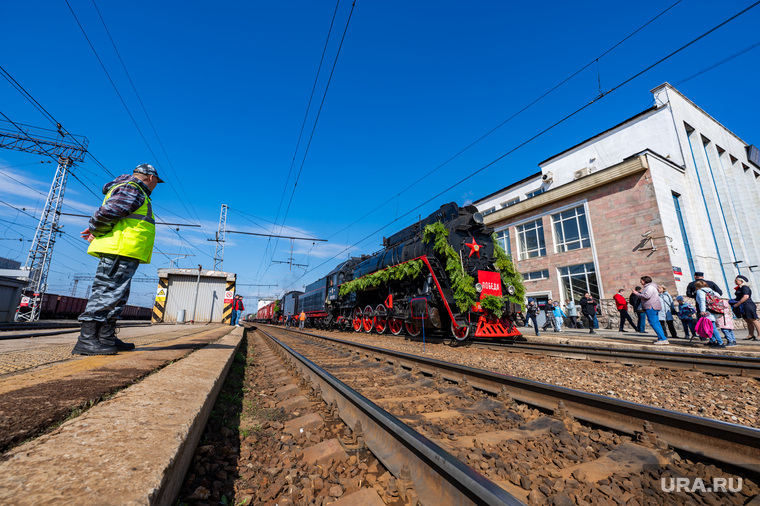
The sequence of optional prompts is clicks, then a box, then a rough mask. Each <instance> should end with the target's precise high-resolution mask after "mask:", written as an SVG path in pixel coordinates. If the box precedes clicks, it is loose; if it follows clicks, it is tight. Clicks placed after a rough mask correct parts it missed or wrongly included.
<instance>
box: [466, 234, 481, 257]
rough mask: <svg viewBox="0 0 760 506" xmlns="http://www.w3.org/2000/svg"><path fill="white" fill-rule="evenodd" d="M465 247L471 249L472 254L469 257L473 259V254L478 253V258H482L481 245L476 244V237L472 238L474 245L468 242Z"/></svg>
mask: <svg viewBox="0 0 760 506" xmlns="http://www.w3.org/2000/svg"><path fill="white" fill-rule="evenodd" d="M464 245H465V246H467V247H468V248H470V254H469V255H467V256H468V257H471V256H472V254H473V253H477V254H478V258H480V244H478V243H476V242H475V238H474V237H473V238H472V244H470V243H469V242H466V243H464Z"/></svg>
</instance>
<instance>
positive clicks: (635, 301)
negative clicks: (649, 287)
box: [628, 286, 647, 334]
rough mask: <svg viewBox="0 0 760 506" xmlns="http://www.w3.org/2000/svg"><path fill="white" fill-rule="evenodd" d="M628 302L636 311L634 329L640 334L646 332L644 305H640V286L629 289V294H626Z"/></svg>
mask: <svg viewBox="0 0 760 506" xmlns="http://www.w3.org/2000/svg"><path fill="white" fill-rule="evenodd" d="M628 303H629V304H630V305H631V307H632V308H633V311H634V312H635V313H636V318H637V320H636V330H637V331H638V332H640V333H642V334H646V332H647V318H646V315H645V314H644V307H643V306H642V305H641V287H640V286H637V287H635V288H634V289H633V290H631V295H629V296H628Z"/></svg>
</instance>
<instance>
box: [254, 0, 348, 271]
mask: <svg viewBox="0 0 760 506" xmlns="http://www.w3.org/2000/svg"><path fill="white" fill-rule="evenodd" d="M339 3H340V2H339ZM354 7H356V1H354V2H352V3H351V11H350V12H349V14H348V19H347V20H346V26H345V27H344V29H343V35H342V36H341V39H340V44H339V45H338V50H337V51H336V53H335V59H334V60H333V65H332V68H331V69H330V76H329V77H328V79H327V84H326V85H325V90H324V92H323V93H322V100H321V101H320V103H319V109H318V110H317V115H316V117H315V118H314V124H313V125H312V128H311V133H310V134H309V140H308V142H307V143H306V149H305V151H304V154H303V158H302V159H301V165H300V167H299V169H298V174H297V175H296V178H295V182H294V184H293V190H292V191H291V192H290V199H289V200H288V206H287V208H286V209H285V214H284V216H283V217H282V223H281V225H280V233H282V227H283V226H285V222H286V221H287V219H288V214H289V213H290V206H291V205H292V203H293V197H294V196H295V193H296V189H297V188H298V181H299V180H300V179H301V173H302V172H303V167H304V164H305V163H306V157H307V156H308V154H309V148H310V147H311V142H312V140H313V139H314V132H315V131H316V129H317V124H318V123H319V118H320V116H321V114H322V108H323V107H324V105H325V99H326V98H327V92H328V90H329V89H330V83H331V82H332V78H333V75H334V74H335V67H336V66H337V64H338V57H339V56H340V52H341V49H342V48H343V42H344V41H345V40H346V33H348V27H349V25H350V23H351V17H352V16H353V13H354ZM337 8H338V6H337V5H336V6H335V9H336V11H337ZM334 19H335V14H333V21H334ZM330 33H332V23H331V24H330ZM328 40H329V33H328ZM326 48H327V41H325V49H326ZM322 58H324V50H323V52H322ZM321 68H322V62H321V61H320V65H319V70H321ZM318 78H319V71H318V72H317V77H316V78H315V83H314V86H316V79H318ZM313 93H314V89H313V88H312V96H313ZM309 107H311V98H310V99H309ZM307 115H308V109H307ZM304 121H305V118H304ZM302 134H303V125H302V126H301V134H300V135H299V141H298V143H299V144H300V139H301V135H302ZM296 149H298V146H296ZM294 158H295V154H294ZM289 177H290V176H288V178H289ZM285 185H286V186H287V181H286V182H285ZM277 215H278V216H279V210H278V213H277ZM275 221H277V220H275ZM277 245H278V240H277V239H275V243H274V246H273V247H272V255H271V257H270V265H271V261H272V260H273V259H274V254H275V251H276V250H277ZM268 246H269V245H268V244H267V247H268ZM265 256H266V251H265V254H264V255H263V256H262V263H263V261H264V257H265ZM267 269H268V266H267ZM258 271H259V272H260V271H261V264H260V265H259V269H258ZM265 273H266V270H265ZM257 274H258V272H257Z"/></svg>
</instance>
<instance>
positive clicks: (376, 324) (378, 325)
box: [372, 304, 388, 334]
mask: <svg viewBox="0 0 760 506" xmlns="http://www.w3.org/2000/svg"><path fill="white" fill-rule="evenodd" d="M375 313H376V314H377V316H375V317H374V318H372V327H373V328H374V329H375V332H377V333H378V334H383V333H385V329H387V328H388V320H387V312H386V311H385V306H384V305H383V304H378V305H377V308H376V309H375Z"/></svg>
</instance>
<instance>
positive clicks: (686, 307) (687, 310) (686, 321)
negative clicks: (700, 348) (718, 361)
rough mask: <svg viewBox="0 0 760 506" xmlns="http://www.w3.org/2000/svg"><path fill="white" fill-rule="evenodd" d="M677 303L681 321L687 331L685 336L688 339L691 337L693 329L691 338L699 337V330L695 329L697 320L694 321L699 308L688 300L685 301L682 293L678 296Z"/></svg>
mask: <svg viewBox="0 0 760 506" xmlns="http://www.w3.org/2000/svg"><path fill="white" fill-rule="evenodd" d="M676 303H677V305H676V308H677V309H678V319H679V320H681V323H682V324H683V331H684V332H685V333H686V336H685V337H686V339H688V338H689V331H690V330H691V338H692V339H694V338H695V337H697V331H696V330H695V325H696V323H697V322H695V321H694V316H695V315H696V314H697V310H696V309H694V306H692V305H691V304H689V303H688V302H684V301H683V297H682V296H681V295H679V296H678V297H676Z"/></svg>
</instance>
